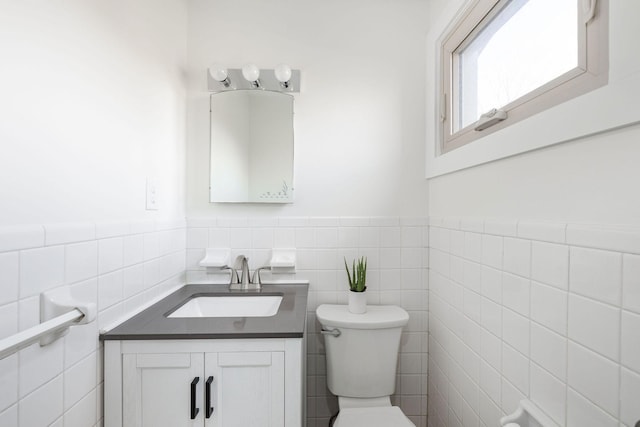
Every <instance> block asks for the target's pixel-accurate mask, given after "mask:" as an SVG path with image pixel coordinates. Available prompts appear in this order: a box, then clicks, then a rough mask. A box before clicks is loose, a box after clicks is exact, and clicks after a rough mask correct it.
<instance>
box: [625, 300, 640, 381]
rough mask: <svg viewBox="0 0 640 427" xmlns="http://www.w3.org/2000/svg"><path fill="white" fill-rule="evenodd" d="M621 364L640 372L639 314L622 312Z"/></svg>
mask: <svg viewBox="0 0 640 427" xmlns="http://www.w3.org/2000/svg"><path fill="white" fill-rule="evenodd" d="M621 339H622V358H621V361H622V364H623V365H624V366H626V367H628V368H631V369H633V370H634V371H635V372H636V373H639V374H640V315H637V314H635V313H630V312H628V311H623V312H622V337H621Z"/></svg>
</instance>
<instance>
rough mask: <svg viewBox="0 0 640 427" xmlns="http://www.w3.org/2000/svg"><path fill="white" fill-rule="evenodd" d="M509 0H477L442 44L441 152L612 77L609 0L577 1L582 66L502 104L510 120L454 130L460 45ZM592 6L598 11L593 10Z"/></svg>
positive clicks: (507, 124)
mask: <svg viewBox="0 0 640 427" xmlns="http://www.w3.org/2000/svg"><path fill="white" fill-rule="evenodd" d="M532 1H535V0H532ZM507 3H508V0H475V1H473V2H472V3H471V4H470V6H469V7H468V8H467V9H466V11H465V12H464V13H463V14H462V16H461V17H460V18H458V19H457V20H455V22H454V24H453V26H452V28H451V29H450V30H449V31H448V32H447V33H446V35H445V37H444V40H443V41H442V43H441V46H440V52H441V57H440V63H441V66H442V71H441V81H440V93H439V99H440V112H439V118H440V125H439V127H440V153H447V152H450V151H452V150H455V149H457V148H459V147H462V146H464V145H466V144H469V143H472V142H474V141H476V140H478V139H481V138H483V137H485V136H487V135H489V134H491V133H494V132H497V131H499V130H501V129H504V128H506V127H509V126H511V125H512V124H514V123H516V122H518V121H521V120H523V119H526V118H528V117H530V116H533V115H535V114H537V113H539V112H541V111H544V110H547V109H549V108H551V107H553V106H555V105H558V104H561V103H563V102H566V101H568V100H570V99H572V98H575V97H578V96H580V95H583V94H585V93H588V92H590V91H592V90H594V89H597V88H598V87H601V86H603V85H605V84H606V83H607V80H608V64H609V61H608V9H609V8H608V0H576V3H577V6H578V20H579V25H578V28H579V34H578V66H577V67H576V68H574V69H572V70H570V71H568V72H566V73H564V74H563V75H561V76H559V77H557V78H555V79H553V80H551V81H549V82H547V83H546V84H544V85H543V86H541V87H539V88H537V89H535V90H533V91H531V92H529V93H527V94H525V95H524V96H522V97H520V98H517V99H516V100H514V101H512V102H511V103H509V104H507V105H506V106H498V107H500V109H501V111H504V112H506V114H507V118H506V119H504V120H501V121H499V122H496V123H495V124H493V125H492V126H490V127H487V128H484V129H482V130H476V124H477V123H478V122H475V123H473V124H471V125H467V126H466V127H464V128H462V129H460V130H458V131H454V123H453V122H454V119H455V118H456V111H455V110H456V105H455V103H454V102H452V100H453V97H454V96H455V94H454V82H455V79H456V74H455V70H456V69H457V60H458V56H459V55H458V54H457V51H458V50H459V47H460V46H461V45H463V44H464V43H465V40H467V39H468V38H469V37H473V36H474V35H475V34H477V32H478V31H479V30H481V29H482V28H483V27H484V25H483V24H485V25H486V23H487V22H490V20H491V18H493V17H494V16H495V15H497V14H499V13H500V11H501V10H502V8H503V7H504V6H505V5H506V4H507ZM589 6H592V7H593V9H591V11H590V10H589V9H590V7H589Z"/></svg>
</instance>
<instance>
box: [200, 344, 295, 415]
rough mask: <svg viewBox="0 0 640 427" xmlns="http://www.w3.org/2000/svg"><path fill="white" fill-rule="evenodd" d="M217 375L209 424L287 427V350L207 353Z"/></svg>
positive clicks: (207, 366)
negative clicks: (285, 357)
mask: <svg viewBox="0 0 640 427" xmlns="http://www.w3.org/2000/svg"><path fill="white" fill-rule="evenodd" d="M205 372H206V376H207V378H208V377H209V376H213V377H214V379H213V381H212V383H211V390H212V391H211V395H212V406H213V414H212V415H211V417H210V418H208V419H206V420H205V421H206V423H205V425H206V426H207V427H249V426H251V427H284V412H285V402H284V353H283V352H241V353H240V352H239V353H207V354H205Z"/></svg>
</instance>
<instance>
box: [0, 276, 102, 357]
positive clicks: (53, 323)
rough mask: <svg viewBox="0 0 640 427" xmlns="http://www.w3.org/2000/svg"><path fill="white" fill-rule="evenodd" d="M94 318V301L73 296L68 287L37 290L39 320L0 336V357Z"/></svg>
mask: <svg viewBox="0 0 640 427" xmlns="http://www.w3.org/2000/svg"><path fill="white" fill-rule="evenodd" d="M95 318H96V305H95V304H94V303H82V302H78V301H76V300H74V299H73V298H72V297H71V294H70V293H69V288H58V289H55V290H53V291H49V292H44V293H42V294H40V322H41V323H40V324H39V325H36V326H33V327H31V328H29V329H26V330H24V331H22V332H18V333H17V334H15V335H11V336H10V337H7V338H4V339H2V340H0V359H4V358H5V357H7V356H10V355H11V354H13V353H15V352H16V351H18V350H20V349H23V348H25V347H28V346H29V345H31V344H33V343H35V342H36V341H40V345H41V346H45V345H48V344H51V343H52V342H53V341H55V340H56V339H58V338H60V337H62V336H64V335H65V334H66V333H67V332H68V331H69V327H70V326H72V325H80V324H86V323H90V322H92V321H93V320H94V319H95Z"/></svg>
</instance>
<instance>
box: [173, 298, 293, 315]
mask: <svg viewBox="0 0 640 427" xmlns="http://www.w3.org/2000/svg"><path fill="white" fill-rule="evenodd" d="M281 302H282V296H280V295H255V296H254V295H252V296H227V295H225V296H200V297H196V298H192V299H190V300H189V301H188V302H187V303H186V304H184V305H183V306H182V307H180V308H179V309H177V310H176V311H174V312H173V313H171V314H170V315H168V316H167V317H270V316H273V315H275V314H276V313H277V312H278V308H279V307H280V303H281Z"/></svg>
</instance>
